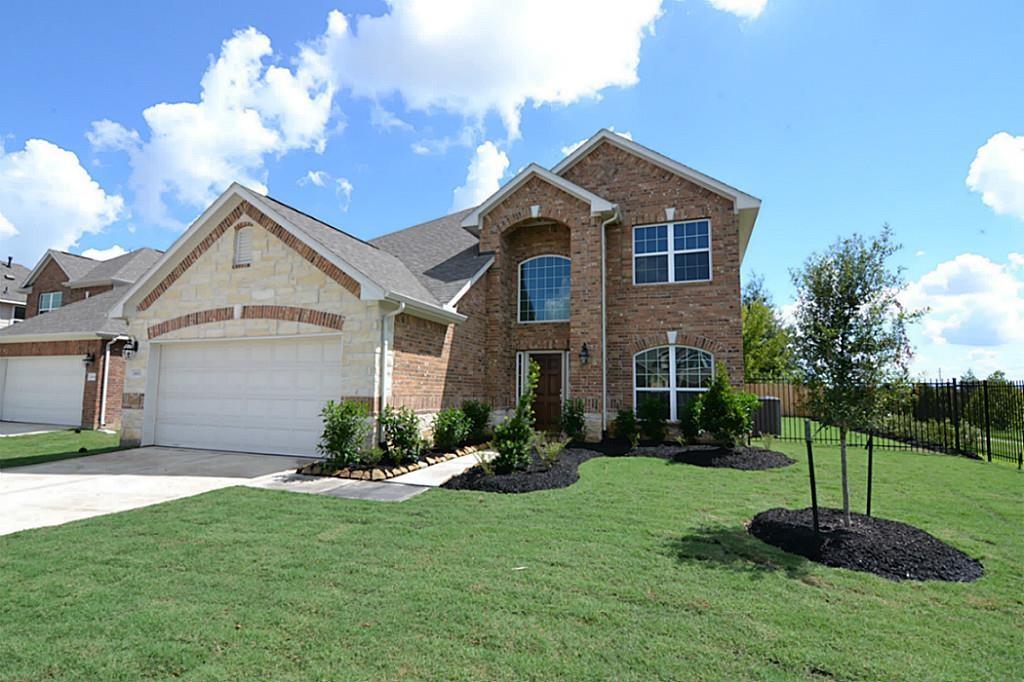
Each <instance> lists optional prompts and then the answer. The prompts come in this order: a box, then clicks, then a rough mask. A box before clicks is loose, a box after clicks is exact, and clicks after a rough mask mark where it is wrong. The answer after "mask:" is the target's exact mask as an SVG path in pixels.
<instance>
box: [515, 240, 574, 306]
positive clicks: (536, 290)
mask: <svg viewBox="0 0 1024 682" xmlns="http://www.w3.org/2000/svg"><path fill="white" fill-rule="evenodd" d="M569 270H570V262H569V259H568V258H566V257H565V256H537V257H535V258H531V259H529V260H525V261H523V262H522V263H520V264H519V321H520V322H565V321H567V320H568V319H569Z"/></svg>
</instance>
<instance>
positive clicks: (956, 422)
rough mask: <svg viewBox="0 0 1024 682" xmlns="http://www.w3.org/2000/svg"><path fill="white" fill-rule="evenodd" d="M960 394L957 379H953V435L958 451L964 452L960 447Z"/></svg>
mask: <svg viewBox="0 0 1024 682" xmlns="http://www.w3.org/2000/svg"><path fill="white" fill-rule="evenodd" d="M959 398H960V396H959V394H958V392H957V389H956V379H953V437H954V438H955V439H956V451H957V452H958V453H960V454H963V450H961V449H960V400H959Z"/></svg>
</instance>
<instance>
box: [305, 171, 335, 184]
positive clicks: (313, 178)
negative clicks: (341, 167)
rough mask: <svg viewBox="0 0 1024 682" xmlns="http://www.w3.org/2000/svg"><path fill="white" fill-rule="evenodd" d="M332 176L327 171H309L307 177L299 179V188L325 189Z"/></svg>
mask: <svg viewBox="0 0 1024 682" xmlns="http://www.w3.org/2000/svg"><path fill="white" fill-rule="evenodd" d="M330 178H331V176H330V175H329V174H328V173H327V171H322V170H317V171H312V170H311V171H308V172H307V173H306V174H305V175H303V176H302V177H301V178H299V183H298V184H299V186H300V187H301V186H304V185H316V186H317V187H323V186H324V185H326V184H327V182H328V181H329V180H330Z"/></svg>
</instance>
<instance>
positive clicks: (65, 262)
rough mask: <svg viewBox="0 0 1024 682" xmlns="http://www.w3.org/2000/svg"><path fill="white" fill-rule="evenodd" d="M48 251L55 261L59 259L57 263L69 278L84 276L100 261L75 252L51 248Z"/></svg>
mask: <svg viewBox="0 0 1024 682" xmlns="http://www.w3.org/2000/svg"><path fill="white" fill-rule="evenodd" d="M48 253H49V254H50V255H51V256H52V257H53V259H54V260H55V261H57V265H59V266H60V269H61V270H63V271H64V273H65V274H66V275H67V276H68V279H69V280H72V279H78V278H79V277H82V276H84V275H85V274H86V273H87V272H89V271H90V270H92V269H93V268H94V267H96V263H98V262H99V261H96V260H93V259H92V258H86V257H85V256H76V255H75V254H73V253H67V252H65V251H57V250H55V249H50V251H49V252H48Z"/></svg>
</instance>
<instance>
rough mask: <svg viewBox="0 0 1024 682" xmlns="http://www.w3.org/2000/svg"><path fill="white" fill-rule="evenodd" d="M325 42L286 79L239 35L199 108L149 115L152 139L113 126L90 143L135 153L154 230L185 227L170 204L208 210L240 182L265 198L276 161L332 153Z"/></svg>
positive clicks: (97, 129)
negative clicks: (305, 152)
mask: <svg viewBox="0 0 1024 682" xmlns="http://www.w3.org/2000/svg"><path fill="white" fill-rule="evenodd" d="M323 40H324V38H323V37H321V38H320V39H318V40H317V41H315V42H314V43H312V44H309V45H305V46H302V47H301V48H300V50H299V55H298V57H297V58H295V59H294V60H293V61H294V69H289V68H285V67H280V66H275V65H269V66H268V65H266V64H265V61H267V60H270V59H273V58H274V56H275V55H274V52H273V50H272V48H271V45H270V39H269V38H268V37H267V36H265V35H263V34H262V33H260V32H259V31H257V30H256V29H254V28H247V29H245V30H242V31H237V32H236V33H235V34H234V35H233V36H232V37H231V38H229V39H228V40H225V41H224V43H223V44H222V45H221V51H220V55H219V56H218V57H217V59H216V60H215V61H212V62H211V64H210V66H209V67H208V68H207V70H206V73H204V74H203V77H202V80H201V82H200V85H201V92H200V95H199V101H197V102H175V103H167V102H162V103H159V104H155V105H153V106H151V107H149V108H147V109H146V110H145V111H143V112H142V115H143V118H144V119H145V121H146V124H147V125H148V127H149V136H148V139H146V140H144V139H143V138H142V136H141V135H139V133H138V132H137V131H134V130H128V129H127V128H125V127H124V126H122V125H121V124H119V123H115V122H113V121H109V120H102V121H96V122H94V123H93V128H92V131H91V132H90V133H89V134H88V138H89V140H90V142H91V143H92V144H93V145H94V146H95V147H96V148H97V149H119V150H124V151H126V152H127V153H128V155H129V160H130V163H131V166H132V175H131V179H130V186H131V187H132V189H133V190H134V192H135V202H136V204H137V206H138V212H139V213H140V214H141V217H142V218H143V219H144V220H146V221H149V222H151V223H154V224H159V225H167V226H180V225H179V224H178V222H177V221H176V220H174V219H173V218H172V217H171V215H170V213H169V212H168V210H167V207H166V205H165V199H166V198H167V197H168V196H170V197H172V198H173V199H174V200H175V201H176V202H178V203H180V204H182V205H185V206H189V207H195V208H205V207H206V206H207V205H208V204H209V203H210V202H212V201H213V199H214V198H215V197H216V196H217V195H218V194H219V193H220V192H221V191H223V190H224V189H225V188H226V187H227V186H228V185H229V184H230V183H231V182H232V181H236V180H237V181H239V182H242V183H244V184H247V185H249V186H250V187H252V188H253V189H255V190H257V191H259V192H261V193H266V185H265V182H266V171H265V169H264V162H265V160H266V158H267V157H268V156H269V155H272V154H274V155H281V154H284V153H286V152H288V151H290V150H295V149H312V150H314V151H316V152H322V151H323V150H324V147H325V145H326V142H327V134H328V122H329V120H330V118H331V113H332V109H331V106H332V98H333V96H334V92H335V90H334V87H333V85H332V84H331V79H330V77H329V72H328V70H327V68H326V64H325V62H324V61H323V59H322V56H321V53H320V51H319V50H320V49H321V48H322V42H323Z"/></svg>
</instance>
